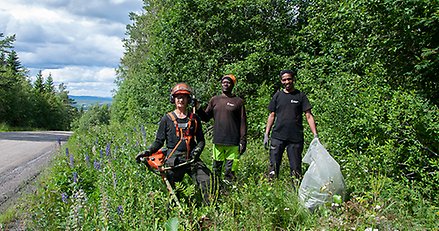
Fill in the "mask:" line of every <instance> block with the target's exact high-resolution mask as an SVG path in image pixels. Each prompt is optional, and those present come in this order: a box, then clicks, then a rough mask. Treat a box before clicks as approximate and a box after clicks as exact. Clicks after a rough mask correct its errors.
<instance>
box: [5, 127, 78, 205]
mask: <svg viewBox="0 0 439 231" xmlns="http://www.w3.org/2000/svg"><path fill="white" fill-rule="evenodd" d="M71 134H72V133H71V132H60V131H43V132H41V131H38V132H0V213H1V212H3V211H5V210H6V209H7V208H8V207H9V206H10V205H12V204H13V203H14V201H15V200H16V199H17V198H18V197H19V196H20V195H21V194H22V193H23V192H25V191H27V190H28V189H29V187H30V185H31V184H32V183H33V182H34V181H35V179H36V177H37V176H38V175H39V174H40V172H41V171H42V170H43V169H44V168H45V167H47V164H48V163H49V161H50V159H51V158H52V156H53V154H54V153H55V152H56V150H57V149H59V147H60V145H61V144H62V143H63V142H65V141H67V139H68V138H69V137H70V135H71Z"/></svg>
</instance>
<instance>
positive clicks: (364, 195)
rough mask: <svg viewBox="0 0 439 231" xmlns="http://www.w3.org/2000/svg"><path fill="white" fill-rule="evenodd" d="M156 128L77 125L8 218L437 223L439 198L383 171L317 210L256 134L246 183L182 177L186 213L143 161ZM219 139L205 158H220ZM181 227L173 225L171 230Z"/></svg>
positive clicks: (335, 226) (233, 226) (187, 223)
mask: <svg viewBox="0 0 439 231" xmlns="http://www.w3.org/2000/svg"><path fill="white" fill-rule="evenodd" d="M155 129H156V127H155V126H150V127H141V126H136V127H129V126H120V125H116V126H105V127H94V128H92V129H90V131H87V132H86V131H84V132H80V133H75V134H74V135H73V136H72V137H71V139H70V140H69V142H68V144H67V145H66V148H64V149H63V150H61V151H60V153H58V155H56V157H55V159H54V161H53V162H52V165H51V168H49V169H48V170H47V171H45V172H44V174H42V177H41V178H40V179H39V180H38V184H37V185H39V187H38V189H37V191H36V192H35V193H34V194H31V195H28V196H27V197H26V198H24V199H23V201H22V202H21V203H18V204H17V206H16V207H15V208H12V209H11V210H10V211H8V212H7V213H5V214H2V216H1V217H2V218H1V219H0V223H2V224H3V225H2V226H3V227H6V226H5V224H6V223H7V222H8V221H13V220H14V219H17V218H18V219H19V220H21V221H23V223H24V224H25V225H26V228H27V229H31V230H58V229H84V230H99V229H107V230H165V229H166V228H165V227H178V230H200V229H202V230H238V229H239V230H243V229H244V230H348V229H355V230H365V229H367V228H376V229H379V230H409V229H410V230H434V229H435V228H436V227H439V223H438V216H439V214H438V211H439V210H438V208H437V205H434V204H433V203H431V202H429V201H425V200H423V198H421V197H420V196H419V195H420V194H419V193H418V192H417V191H416V190H417V189H415V188H410V187H406V186H403V185H402V184H400V183H398V182H394V181H392V180H390V179H389V178H386V177H384V176H380V175H370V176H369V177H367V178H366V179H359V178H354V177H352V176H355V174H349V176H351V178H346V179H345V180H346V183H347V188H348V192H349V194H348V197H347V200H346V201H345V202H344V203H342V204H341V205H337V204H328V205H325V206H322V207H321V208H320V209H318V210H317V211H315V212H314V213H310V212H308V211H307V210H306V209H304V208H303V207H302V206H301V204H300V202H299V201H298V199H297V191H296V190H294V189H293V188H292V187H291V184H290V182H289V179H288V175H287V172H288V171H287V169H288V166H287V161H284V163H283V166H282V172H281V176H280V179H278V180H276V181H275V182H274V183H269V182H268V181H267V180H266V179H265V177H264V173H265V171H266V168H267V163H268V155H267V153H266V151H265V150H264V149H263V148H262V146H261V145H260V143H259V141H255V140H253V141H250V143H249V147H248V149H247V150H248V151H247V152H246V153H245V154H244V156H243V157H242V158H241V166H242V168H241V170H240V171H239V174H238V178H239V181H238V183H237V184H236V185H235V186H236V188H230V189H229V190H228V193H227V194H220V195H218V196H219V199H218V201H217V203H216V204H215V205H212V206H202V205H200V204H199V202H198V200H197V197H198V196H199V195H198V194H197V191H196V189H195V188H194V187H193V186H192V184H191V183H190V179H188V178H186V179H185V180H184V182H183V183H182V184H178V185H177V190H179V191H180V195H181V204H182V206H183V208H184V212H183V213H179V212H178V210H177V209H175V208H173V207H172V206H171V207H168V206H167V204H168V195H167V191H166V188H165V187H164V185H163V184H162V182H161V181H160V178H159V177H158V176H156V175H154V174H152V173H151V172H147V170H146V169H145V166H142V165H139V164H137V163H135V161H134V156H135V154H136V153H138V151H140V150H141V149H143V148H144V147H146V145H148V144H150V142H151V140H152V139H153V136H154V132H155ZM210 152H211V143H210V141H208V143H207V145H206V149H205V151H204V152H203V155H202V159H203V160H205V162H206V164H207V165H208V166H210ZM171 230H172V229H171Z"/></svg>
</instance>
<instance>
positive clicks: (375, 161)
mask: <svg viewBox="0 0 439 231" xmlns="http://www.w3.org/2000/svg"><path fill="white" fill-rule="evenodd" d="M143 3H144V6H143V11H142V12H141V13H138V14H135V13H131V14H130V17H131V20H132V24H130V25H128V26H127V32H126V35H127V38H126V39H124V45H125V53H124V56H123V57H122V59H121V63H120V66H119V68H118V72H117V73H118V76H117V79H116V82H117V84H118V89H117V93H116V95H115V96H114V99H113V104H112V105H111V108H107V107H105V108H103V109H99V108H95V110H94V112H91V113H94V114H95V115H87V116H84V117H83V119H82V122H81V124H82V125H81V126H78V127H79V128H80V129H77V130H76V132H75V134H74V136H73V137H72V138H71V140H70V141H69V144H68V145H67V148H66V149H63V150H62V153H60V155H59V156H57V159H56V161H55V163H54V165H53V168H52V169H51V170H50V172H48V173H47V176H46V177H45V178H44V179H43V180H42V181H41V182H40V184H41V187H40V189H39V190H38V191H37V192H36V193H35V195H33V196H32V197H31V198H32V199H30V200H28V201H27V202H26V203H24V205H23V206H22V208H24V209H22V210H21V211H22V212H20V213H19V214H20V216H22V217H26V218H27V219H29V220H30V222H29V223H28V225H30V227H32V228H34V229H46V230H51V229H74V230H80V229H85V230H88V229H90V230H97V229H99V230H103V229H105V230H372V229H374V228H377V229H379V230H409V229H414V230H425V229H437V227H438V225H439V223H438V220H439V219H438V216H439V213H438V211H439V204H438V202H439V201H438V198H439V194H438V192H439V188H438V185H439V158H438V156H439V108H438V103H439V101H438V99H439V86H438V83H439V81H438V80H439V78H438V74H437V73H438V71H439V55H438V52H439V40H438V39H437V38H439V4H438V2H437V1H435V0H416V1H415V0H394V1H388V0H345V1H328V0H222V1H217V0H143ZM282 69H294V70H296V71H297V73H298V76H297V84H296V87H297V88H298V89H299V90H301V91H303V92H305V93H306V94H307V96H308V98H309V99H310V102H311V104H312V105H313V109H312V111H313V114H314V118H315V120H316V122H317V129H318V131H319V138H320V141H321V142H322V143H323V145H324V146H325V147H326V149H327V150H328V151H329V153H330V154H331V155H332V156H333V157H334V159H335V160H336V161H337V162H338V163H339V164H340V167H341V171H342V174H343V176H344V178H345V181H346V189H347V193H346V195H345V197H344V202H343V203H342V204H337V203H335V204H334V203H332V204H331V203H329V204H325V205H322V206H321V208H319V209H318V210H316V211H314V212H313V213H311V212H310V211H308V210H306V209H305V208H303V206H301V203H300V201H299V200H298V199H297V190H294V189H293V188H292V187H291V184H290V181H289V179H288V176H287V173H286V172H287V171H286V168H287V166H286V164H285V163H284V165H283V166H282V168H284V171H283V173H282V174H281V175H280V178H279V179H278V180H277V181H275V182H274V183H270V182H268V181H267V180H266V178H265V177H264V174H265V171H266V169H267V164H268V156H267V155H268V154H267V152H266V151H265V150H264V149H263V147H262V146H263V145H262V134H263V132H264V129H265V123H266V120H267V116H268V110H267V105H268V102H269V101H270V99H271V96H272V95H273V94H274V93H275V92H276V91H277V90H279V89H280V87H281V86H280V81H279V76H278V74H279V71H280V70H282ZM227 73H233V74H234V75H235V76H236V77H237V85H236V87H235V89H234V91H235V93H236V94H238V95H239V96H240V97H242V98H244V99H245V103H246V109H247V116H248V123H249V136H250V138H249V145H248V147H247V151H246V153H245V154H244V155H243V157H242V158H241V161H242V162H241V163H242V168H240V170H239V172H238V183H237V184H236V185H235V187H232V188H230V191H229V192H228V193H227V194H225V195H218V198H219V199H218V200H217V201H216V203H214V204H212V205H211V206H201V205H200V204H199V203H198V202H197V199H196V198H197V193H196V190H195V188H194V186H193V185H190V184H187V182H188V181H184V182H183V183H182V184H177V186H176V190H177V191H179V192H180V195H181V198H180V199H181V204H182V207H183V209H184V211H183V212H179V211H178V210H177V209H175V208H173V207H171V206H170V204H169V200H168V199H169V197H168V193H167V191H166V187H165V186H164V184H163V183H162V182H161V180H160V178H159V177H158V176H156V175H154V174H152V173H151V172H148V171H147V169H146V167H145V166H142V165H139V164H137V163H135V161H134V156H135V155H136V153H138V152H139V151H141V150H144V149H145V148H146V147H147V146H148V145H149V144H150V143H151V142H152V140H153V139H154V132H155V131H156V129H157V122H158V121H159V120H160V117H161V116H163V115H164V114H165V113H166V112H168V111H170V110H171V109H172V105H171V104H170V103H169V92H170V88H171V87H172V86H173V85H174V84H175V83H177V82H181V81H185V82H187V83H189V84H190V85H191V86H192V87H193V88H194V89H195V96H196V97H197V98H198V99H199V100H200V101H201V102H202V103H203V104H206V102H207V101H208V100H209V99H210V97H212V96H213V95H216V94H219V93H220V84H219V79H220V77H221V76H223V75H224V74H227ZM107 114H110V117H108V116H107ZM108 120H109V121H110V122H109V125H103V124H106V123H108ZM96 121H104V122H103V123H99V122H96ZM88 125H90V126H88ZM210 126H211V125H210V124H209V123H206V124H203V128H205V130H206V131H208V130H209V129H210ZM207 136H208V138H210V137H209V136H210V134H209V133H208V132H207ZM311 140H312V133H311V132H310V131H309V129H308V127H307V126H305V143H309V142H311ZM211 151H212V150H211V143H210V141H208V144H207V145H206V148H205V151H204V152H203V154H202V156H201V157H202V159H203V160H204V161H205V162H206V163H208V164H210V163H211ZM305 167H306V166H305ZM305 169H306V168H305ZM23 211H24V212H23ZM17 214H18V213H17Z"/></svg>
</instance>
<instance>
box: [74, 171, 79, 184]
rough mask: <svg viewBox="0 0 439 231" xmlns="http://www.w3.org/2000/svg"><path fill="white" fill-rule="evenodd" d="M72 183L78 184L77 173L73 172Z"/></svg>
mask: <svg viewBox="0 0 439 231" xmlns="http://www.w3.org/2000/svg"><path fill="white" fill-rule="evenodd" d="M73 182H74V183H78V173H77V172H73Z"/></svg>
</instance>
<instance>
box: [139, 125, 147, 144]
mask: <svg viewBox="0 0 439 231" xmlns="http://www.w3.org/2000/svg"><path fill="white" fill-rule="evenodd" d="M140 131H142V136H143V139H145V140H146V131H145V126H143V124H142V126H141V127H140Z"/></svg>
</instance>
